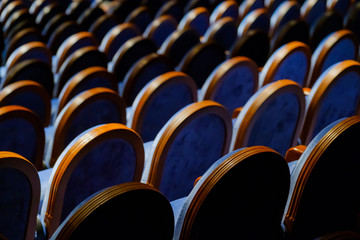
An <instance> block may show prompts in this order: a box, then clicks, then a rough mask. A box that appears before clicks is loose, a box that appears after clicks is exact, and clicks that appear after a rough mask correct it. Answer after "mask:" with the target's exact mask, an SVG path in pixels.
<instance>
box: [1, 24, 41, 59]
mask: <svg viewBox="0 0 360 240" xmlns="http://www.w3.org/2000/svg"><path fill="white" fill-rule="evenodd" d="M28 34H32V35H38V36H39V37H41V33H40V32H39V30H38V29H36V28H34V27H27V28H24V29H22V30H20V31H18V32H17V33H16V34H14V36H13V38H11V40H10V41H9V43H8V44H7V46H6V47H5V58H4V59H5V60H7V59H8V58H9V57H10V55H11V54H12V53H13V52H14V51H15V50H16V48H15V46H16V45H17V43H18V42H19V41H21V40H22V38H24V37H26V36H27V35H28Z"/></svg>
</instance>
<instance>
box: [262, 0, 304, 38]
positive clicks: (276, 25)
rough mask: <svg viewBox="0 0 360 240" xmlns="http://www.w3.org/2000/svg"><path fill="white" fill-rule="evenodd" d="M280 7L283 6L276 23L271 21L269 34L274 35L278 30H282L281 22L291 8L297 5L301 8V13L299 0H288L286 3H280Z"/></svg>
mask: <svg viewBox="0 0 360 240" xmlns="http://www.w3.org/2000/svg"><path fill="white" fill-rule="evenodd" d="M279 7H281V11H279V16H277V18H276V21H275V22H274V25H272V24H271V21H270V29H269V36H274V34H275V33H276V31H278V30H280V29H279V24H280V23H281V21H282V20H283V18H284V17H285V15H286V14H287V13H288V12H289V11H290V9H291V8H296V7H297V8H298V9H299V14H300V6H299V3H298V2H297V1H286V3H284V4H282V5H279Z"/></svg>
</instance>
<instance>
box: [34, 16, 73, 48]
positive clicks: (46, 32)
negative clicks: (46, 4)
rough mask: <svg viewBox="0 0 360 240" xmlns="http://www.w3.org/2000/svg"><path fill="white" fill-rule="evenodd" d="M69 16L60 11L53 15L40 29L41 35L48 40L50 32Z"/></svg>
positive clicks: (68, 18)
mask: <svg viewBox="0 0 360 240" xmlns="http://www.w3.org/2000/svg"><path fill="white" fill-rule="evenodd" d="M70 19H71V18H70V16H69V15H66V14H65V13H63V12H61V13H58V14H56V15H55V16H53V17H52V18H51V19H50V20H49V21H48V22H47V23H46V24H45V26H44V28H43V29H41V34H42V35H43V37H44V39H45V41H46V42H47V41H49V39H50V37H51V34H52V33H53V32H54V31H55V30H56V28H58V27H59V26H60V25H61V24H63V23H65V22H67V21H69V20H70Z"/></svg>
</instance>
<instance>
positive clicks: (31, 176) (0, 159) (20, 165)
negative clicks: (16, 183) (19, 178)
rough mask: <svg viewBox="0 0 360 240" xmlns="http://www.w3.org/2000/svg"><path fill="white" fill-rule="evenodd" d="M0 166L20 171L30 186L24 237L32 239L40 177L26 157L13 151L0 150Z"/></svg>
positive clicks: (28, 239)
mask: <svg viewBox="0 0 360 240" xmlns="http://www.w3.org/2000/svg"><path fill="white" fill-rule="evenodd" d="M0 168H14V169H17V170H19V171H20V172H22V174H24V175H25V176H26V178H27V179H28V182H29V185H30V187H31V197H30V206H29V212H28V218H27V225H26V228H25V229H26V230H25V231H26V232H25V239H26V240H32V239H34V233H35V229H36V215H37V210H38V208H39V202H40V179H39V175H38V173H37V171H36V168H35V166H34V165H33V164H32V163H31V162H29V161H28V160H27V159H26V158H24V157H22V156H21V155H19V154H17V153H13V152H7V151H0Z"/></svg>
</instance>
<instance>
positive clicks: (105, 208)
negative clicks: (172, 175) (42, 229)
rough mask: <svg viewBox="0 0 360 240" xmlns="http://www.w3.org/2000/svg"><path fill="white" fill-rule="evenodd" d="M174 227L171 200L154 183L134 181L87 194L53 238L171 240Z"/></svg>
mask: <svg viewBox="0 0 360 240" xmlns="http://www.w3.org/2000/svg"><path fill="white" fill-rule="evenodd" d="M119 213H121V215H120V216H119ZM99 216H102V217H101V218H99ZM105 229H106V230H105ZM173 229H174V219H173V212H172V210H171V206H170V204H169V201H168V200H167V199H166V198H165V197H164V196H163V195H162V194H161V193H159V192H158V191H157V190H156V189H154V188H152V187H151V186H149V185H146V184H141V183H135V182H132V183H124V184H121V185H118V186H113V187H109V188H107V189H105V190H103V191H100V192H97V193H96V194H93V195H92V196H90V197H88V198H87V199H86V200H84V201H83V202H82V203H80V204H79V205H78V206H77V207H76V209H74V210H73V211H72V212H71V213H70V214H69V216H68V217H67V218H66V219H65V220H64V222H63V223H62V224H61V225H60V226H59V228H58V229H57V230H56V232H55V233H54V234H53V236H52V238H51V239H84V238H87V239H90V238H97V239H102V238H107V239H111V238H114V237H115V238H120V237H121V238H125V239H164V240H166V239H168V240H170V239H172V236H173Z"/></svg>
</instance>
